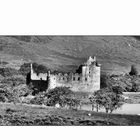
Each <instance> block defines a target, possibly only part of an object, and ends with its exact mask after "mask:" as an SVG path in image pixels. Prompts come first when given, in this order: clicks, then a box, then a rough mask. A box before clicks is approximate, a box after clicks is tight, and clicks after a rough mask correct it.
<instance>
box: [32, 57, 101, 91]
mask: <svg viewBox="0 0 140 140" xmlns="http://www.w3.org/2000/svg"><path fill="white" fill-rule="evenodd" d="M100 71H101V65H100V64H98V63H97V61H96V57H93V58H92V57H91V56H90V57H89V59H88V60H87V62H86V63H84V64H83V65H81V73H70V74H67V73H65V74H62V73H58V74H54V73H51V72H50V71H48V73H40V74H37V73H35V72H34V70H33V66H32V64H31V80H32V81H34V80H35V81H36V80H38V81H40V80H41V81H47V83H48V87H47V88H48V89H53V88H55V87H69V88H70V89H71V90H72V91H75V92H94V91H97V90H99V89H100Z"/></svg>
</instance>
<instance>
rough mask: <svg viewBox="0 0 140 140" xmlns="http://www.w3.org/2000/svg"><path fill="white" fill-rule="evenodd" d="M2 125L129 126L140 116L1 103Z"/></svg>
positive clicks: (0, 116) (139, 123)
mask: <svg viewBox="0 0 140 140" xmlns="http://www.w3.org/2000/svg"><path fill="white" fill-rule="evenodd" d="M89 114H90V115H89ZM0 125H10V126H11V125H20V126H22V125H29V126H31V125H34V126H37V125H45V126H47V125H49V126H71V125H75V126H79V125H82V126H87V125H89V126H90V125H91V126H94V125H98V126H106V125H111V126H112V125H125V126H127V125H140V116H137V115H119V114H105V113H97V112H91V111H84V110H78V111H77V110H66V109H60V108H54V107H44V106H31V105H23V104H9V103H1V104H0Z"/></svg>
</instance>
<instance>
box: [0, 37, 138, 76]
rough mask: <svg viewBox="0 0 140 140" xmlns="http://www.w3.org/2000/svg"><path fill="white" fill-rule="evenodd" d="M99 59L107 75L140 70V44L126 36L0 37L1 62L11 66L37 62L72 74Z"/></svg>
mask: <svg viewBox="0 0 140 140" xmlns="http://www.w3.org/2000/svg"><path fill="white" fill-rule="evenodd" d="M90 55H91V56H93V55H96V56H97V58H98V60H99V62H100V63H101V64H102V70H103V71H105V72H113V73H114V72H115V73H116V72H118V73H121V72H127V71H129V68H130V66H131V64H136V65H137V66H138V68H139V66H140V62H139V60H140V41H139V40H136V39H135V38H134V37H124V36H7V37H5V36H3V37H2V36H0V58H3V59H4V60H6V61H9V62H10V63H12V64H13V63H15V65H16V64H17V65H18V63H22V62H24V61H36V62H38V63H42V64H44V65H46V66H48V67H49V68H53V69H61V70H64V71H67V70H68V71H70V70H74V69H75V68H77V66H78V65H79V64H81V63H83V62H84V61H85V60H86V59H87V58H88V57H89V56H90Z"/></svg>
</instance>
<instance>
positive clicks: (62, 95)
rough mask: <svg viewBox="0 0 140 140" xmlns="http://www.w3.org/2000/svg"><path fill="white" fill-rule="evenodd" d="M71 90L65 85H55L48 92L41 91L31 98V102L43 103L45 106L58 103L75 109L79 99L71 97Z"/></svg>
mask: <svg viewBox="0 0 140 140" xmlns="http://www.w3.org/2000/svg"><path fill="white" fill-rule="evenodd" d="M73 94H74V93H73V92H72V91H71V90H70V89H69V88H67V87H56V88H55V89H52V90H49V91H48V92H42V93H39V94H38V95H36V96H35V98H33V99H32V100H31V101H30V103H31V104H38V105H41V104H44V105H46V106H55V105H56V104H59V106H60V107H68V108H70V109H77V108H78V106H79V105H80V100H78V99H76V98H74V97H73Z"/></svg>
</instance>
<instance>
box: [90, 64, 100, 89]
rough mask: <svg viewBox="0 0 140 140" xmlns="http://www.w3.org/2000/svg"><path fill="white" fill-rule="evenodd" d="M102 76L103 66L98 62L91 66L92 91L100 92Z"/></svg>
mask: <svg viewBox="0 0 140 140" xmlns="http://www.w3.org/2000/svg"><path fill="white" fill-rule="evenodd" d="M100 76H101V65H100V64H97V62H95V63H93V64H91V66H90V80H91V85H92V86H91V90H94V91H97V90H100V83H101V82H100Z"/></svg>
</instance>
